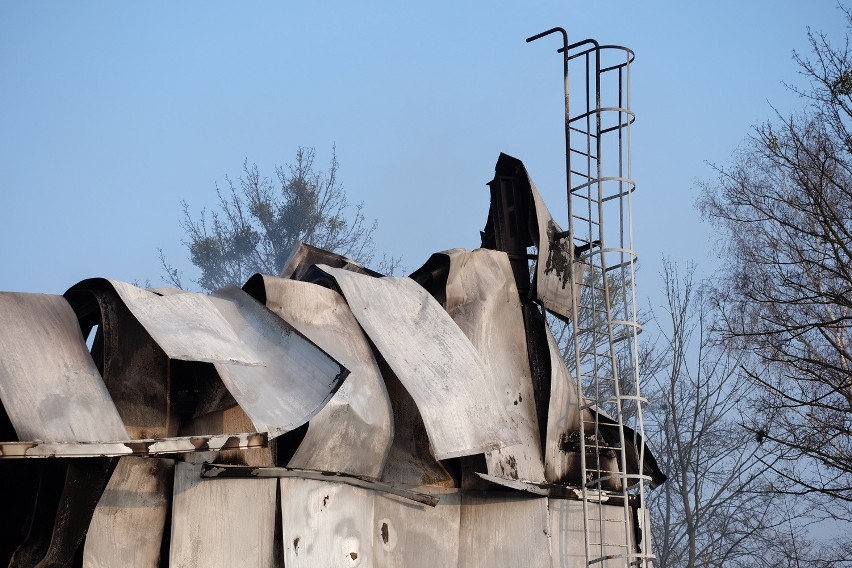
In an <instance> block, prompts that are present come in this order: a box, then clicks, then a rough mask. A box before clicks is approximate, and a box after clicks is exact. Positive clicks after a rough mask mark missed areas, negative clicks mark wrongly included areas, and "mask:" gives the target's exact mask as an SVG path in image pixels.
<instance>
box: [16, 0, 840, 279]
mask: <svg viewBox="0 0 852 568" xmlns="http://www.w3.org/2000/svg"><path fill="white" fill-rule="evenodd" d="M553 26H563V27H565V28H566V29H567V30H568V32H569V34H570V36H571V40H572V41H576V40H579V39H584V38H588V37H592V38H595V39H598V40H600V41H601V42H603V43H616V44H620V45H625V46H628V47H630V48H632V49H633V50H634V51H635V52H636V55H637V59H636V62H635V63H634V66H633V69H632V81H633V83H632V89H633V93H632V95H633V105H632V106H633V110H634V111H635V112H636V114H637V117H638V119H637V122H636V124H635V126H634V129H633V177H634V178H635V180H636V182H637V192H636V196H635V201H634V204H635V212H634V219H635V238H636V248H637V250H638V252H639V255H640V258H641V259H642V261H641V262H642V273H641V275H640V280H639V286H640V292H642V295H643V296H647V295H649V294H652V290H654V289H658V288H659V278H658V275H657V271H658V270H659V262H660V258H661V257H662V256H663V255H668V256H671V257H672V258H674V259H677V260H687V259H693V260H695V261H696V262H697V263H698V264H699V266H700V267H701V269H703V270H706V269H707V267H709V266H712V262H713V258H714V251H713V239H712V235H711V232H710V229H709V228H708V227H707V226H705V225H704V224H702V223H701V222H700V218H699V215H698V214H697V212H696V211H695V209H694V207H693V204H694V202H695V198H696V195H697V186H696V181H697V180H701V179H711V178H712V170H711V168H710V167H709V166H708V165H707V163H706V162H711V163H718V164H725V163H726V162H727V161H728V160H729V159H730V157H731V152H732V151H733V150H734V149H735V148H736V147H737V146H739V145H741V144H742V142H743V140H744V139H745V137H746V136H747V135H748V133H749V129H750V127H751V126H752V125H753V124H755V123H758V122H761V121H763V120H766V119H769V118H772V116H773V113H774V110H773V107H774V108H775V109H777V110H778V112H780V113H781V114H789V113H790V112H793V111H795V110H796V109H798V108H800V107H801V105H802V103H801V101H800V100H798V99H797V98H796V97H795V96H794V95H793V94H792V93H790V92H789V91H788V90H787V89H786V88H785V87H784V85H783V84H782V81H786V82H788V83H793V84H796V83H797V82H799V81H801V77H800V76H799V75H798V73H797V68H796V65H795V63H794V62H793V60H792V57H791V55H792V50H793V49H795V50H797V51H799V52H800V53H802V54H807V53H808V49H809V47H808V44H807V36H806V32H807V27H808V26H810V27H811V28H812V29H813V30H815V31H819V30H821V31H824V32H825V33H826V34H827V35H828V37H829V38H831V39H833V40H834V41H835V42H837V43H839V42H841V41H843V37H844V33H845V31H846V25H845V20H844V17H843V13H842V12H841V10H839V9H838V7H837V5H836V3H835V2H833V1H829V0H813V1H811V2H801V1H790V0H781V1H777V0H776V1H772V2H770V1H768V0H754V1H751V2H742V1H738V2H734V1H731V0H720V1H717V2H712V3H710V2H703V3H692V2H689V3H688V2H672V1H665V2H635V1H634V2H627V1H614V0H613V1H603V0H599V1H596V2H585V3H584V2H579V1H574V0H571V1H541V2H505V1H498V2H493V1H492V2H484V1H476V2H468V3H461V2H447V1H438V2H428V3H427V2H423V3H418V4H411V3H390V2H387V3H380V2H370V1H365V2H357V3H355V2H298V3H294V2H275V3H273V2H266V1H256V2H249V3H224V2H203V3H202V2H181V3H164V2H146V3H141V2H137V3H131V2H79V3H65V2H38V3H30V2H4V3H2V4H0V81H2V88H0V196H1V197H2V200H0V239H2V242H3V245H2V247H0V290H14V291H26V292H49V293H62V292H64V291H65V289H67V288H68V287H70V286H71V285H73V284H75V283H76V282H78V281H80V280H82V279H84V278H89V277H96V276H103V277H109V278H116V279H119V280H126V281H134V280H136V281H141V282H144V281H145V280H150V281H151V283H152V284H153V285H155V286H156V285H161V284H162V280H161V278H162V272H161V269H160V266H159V260H158V256H157V248H158V247H161V248H163V249H164V251H165V253H166V255H167V257H168V259H169V260H170V261H171V262H172V263H173V264H174V265H176V266H177V267H178V268H180V269H182V270H183V271H184V272H185V275H186V277H187V279H188V280H191V279H192V278H193V276H195V275H196V272H195V271H194V268H193V267H192V266H191V264H190V263H189V261H188V259H187V253H186V251H185V249H184V247H183V246H182V245H181V240H182V238H183V231H182V229H181V228H180V221H181V218H182V212H181V206H180V202H181V200H186V201H187V202H188V203H189V206H190V208H191V210H192V211H194V212H195V213H198V212H199V211H200V210H201V209H202V208H203V207H208V208H209V207H212V206H215V202H216V195H215V185H216V184H217V183H219V184H220V185H222V184H224V180H225V176H226V175H229V176H231V177H232V178H236V177H238V176H239V174H240V171H241V168H242V164H243V161H244V160H246V159H247V160H248V161H249V162H255V163H257V164H258V166H259V168H260V170H261V172H264V173H266V175H269V176H271V175H273V171H274V166H275V165H284V164H286V163H287V162H288V161H290V160H292V158H293V156H294V153H295V150H296V148H297V147H298V146H313V147H315V148H316V149H317V158H318V163H319V165H320V166H321V167H324V166H325V165H326V164H327V162H328V159H329V158H330V154H331V148H332V146H333V145H335V144H336V147H337V156H338V159H339V162H340V179H341V180H342V182H343V184H344V185H345V187H346V190H347V192H348V194H349V198H350V200H351V201H352V202H361V201H363V202H364V204H365V213H366V215H367V216H368V217H369V218H371V219H373V218H375V219H377V220H378V222H379V228H378V231H377V232H376V234H375V241H376V247H377V249H378V250H379V251H380V252H386V253H388V254H390V255H394V256H399V255H401V256H403V260H404V263H405V264H406V265H407V266H409V267H411V268H412V269H413V268H416V267H417V266H419V265H420V264H421V263H422V262H424V261H425V260H426V259H427V258H428V257H429V255H430V254H431V253H432V252H435V251H439V250H443V249H447V248H451V247H457V246H458V247H466V248H475V247H477V246H478V244H479V231H480V229H482V227H483V225H484V222H485V216H486V213H487V209H488V191H487V188H486V186H485V182H486V181H488V180H490V179H491V177H492V176H493V171H494V163H495V161H496V159H497V156H498V154H499V153H500V152H506V153H508V154H511V155H514V156H516V157H518V158H520V159H522V160H524V162H525V164H526V166H527V168H528V170H529V172H530V174H531V176H532V177H533V179H534V181H535V182H536V185H537V186H538V187H539V189H540V190H541V191H542V193H543V195H544V197H545V200H546V201H547V203H548V205H549V206H550V208H551V210H553V211H554V212H555V213H556V216H557V218H559V219H561V218H563V217H564V213H562V211H563V210H564V207H565V204H564V200H565V198H564V191H563V188H564V168H563V166H564V161H563V156H564V147H563V138H562V136H563V130H562V118H561V116H562V115H561V113H562V107H561V88H562V86H561V85H562V82H561V76H560V75H561V59H560V56H559V55H557V53H556V48H557V47H558V41H557V39H556V38H547V39H545V40H542V41H541V42H537V43H535V44H532V45H528V44H526V43H525V42H524V38H525V37H527V36H529V35H532V34H535V33H538V32H540V31H543V30H545V29H548V28H551V27H553ZM770 105H772V106H770Z"/></svg>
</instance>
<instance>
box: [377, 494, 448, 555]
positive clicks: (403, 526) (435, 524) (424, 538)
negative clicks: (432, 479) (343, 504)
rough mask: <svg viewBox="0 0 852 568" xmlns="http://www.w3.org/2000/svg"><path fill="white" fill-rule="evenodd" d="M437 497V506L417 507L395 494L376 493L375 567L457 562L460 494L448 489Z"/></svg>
mask: <svg viewBox="0 0 852 568" xmlns="http://www.w3.org/2000/svg"><path fill="white" fill-rule="evenodd" d="M432 491H433V492H436V491H438V490H437V489H433V490H432ZM439 496H440V502H439V503H438V504H437V506H435V507H423V506H419V507H418V506H416V505H412V504H411V503H410V502H408V501H404V500H402V499H400V498H398V497H392V496H388V495H379V494H376V496H375V499H374V504H373V511H374V514H373V566H374V567H375V568H397V567H402V566H404V567H405V568H434V567H438V566H441V567H448V568H449V567H454V566H457V565H458V555H459V522H460V518H461V493H460V492H459V491H458V490H455V489H448V490H444V491H442V492H440V493H439Z"/></svg>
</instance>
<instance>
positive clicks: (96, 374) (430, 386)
mask: <svg viewBox="0 0 852 568" xmlns="http://www.w3.org/2000/svg"><path fill="white" fill-rule="evenodd" d="M489 185H490V189H491V208H490V211H489V216H488V220H487V223H486V227H485V230H484V231H483V232H482V247H483V248H481V249H478V250H475V251H467V250H464V249H452V250H448V251H444V252H440V253H436V254H435V255H433V256H432V257H431V258H429V259H428V260H427V262H426V263H425V264H424V265H423V266H422V267H421V268H419V269H418V270H416V271H414V273H412V274H411V275H410V277H383V276H381V275H380V274H378V273H376V272H373V271H371V270H369V269H367V268H365V267H363V266H361V265H359V264H358V263H356V262H354V261H352V260H349V259H346V258H344V257H341V256H339V255H336V254H334V253H332V252H329V251H322V250H320V249H316V248H314V247H311V246H309V245H306V244H302V245H300V246H299V247H298V248H297V249H296V250H295V251H294V252H293V254H292V255H291V257H290V259H289V260H288V263H287V266H285V267H284V268H283V270H282V273H281V275H280V276H271V275H261V274H258V275H255V276H254V277H252V278H251V279H250V280H249V281H248V282H246V283H245V284H244V286H243V287H242V288H237V287H228V288H225V289H222V290H219V291H216V292H214V293H212V294H210V295H204V294H199V293H194V292H186V291H181V290H171V289H159V290H144V289H141V288H138V287H136V286H132V285H130V284H127V283H124V282H118V281H114V280H106V279H100V278H98V279H90V280H84V281H82V282H80V283H78V284H75V285H74V286H72V287H71V288H69V289H68V291H67V292H66V293H65V294H64V295H63V296H53V295H42V294H26V293H14V292H4V293H0V318H1V319H2V322H3V325H2V327H0V401H2V410H3V411H2V412H0V440H4V441H3V442H0V458H2V459H0V479H2V483H3V485H2V486H3V487H5V488H7V492H8V493H9V495H8V497H7V507H6V511H7V513H6V514H4V518H3V519H2V520H0V531H2V534H3V539H2V544H0V564H8V565H9V566H30V565H37V564H38V565H51V566H73V565H78V564H79V563H82V564H83V565H86V566H113V565H116V566H118V565H120V566H128V565H138V566H158V565H169V564H171V565H174V566H211V565H223V566H233V565H259V566H276V565H286V566H288V567H289V566H320V565H322V566H326V565H327V566H332V565H333V566H338V565H340V566H342V565H346V566H356V565H358V566H419V565H423V566H486V565H487V566H517V565H519V564H520V563H521V562H523V563H524V564H529V565H531V566H551V565H553V566H562V565H569V563H570V562H573V561H576V559H578V558H582V557H583V546H584V545H583V538H584V537H583V533H582V527H583V515H587V514H588V512H587V511H586V512H584V507H583V503H582V502H581V501H579V500H578V499H577V496H578V495H579V493H580V488H581V486H582V484H583V479H582V474H581V468H580V460H581V457H582V456H581V453H580V447H581V445H580V444H578V443H577V441H578V440H579V439H580V438H581V437H583V436H590V435H595V434H593V433H591V434H590V432H589V431H588V428H587V426H584V425H586V424H590V423H597V424H599V425H603V427H601V428H600V430H599V432H601V433H602V434H600V435H603V436H604V437H605V438H607V437H609V438H611V439H607V440H604V442H606V444H605V445H607V446H609V447H613V446H614V445H615V443H616V440H618V439H620V437H623V439H625V440H626V442H625V443H626V447H625V452H624V454H623V455H625V456H626V459H622V458H621V457H620V456H621V455H622V454H620V453H619V452H613V451H609V452H605V453H599V454H598V455H595V456H592V458H593V459H594V460H597V461H599V463H600V464H601V466H600V467H601V468H602V469H603V470H605V471H607V472H611V473H612V475H611V476H609V477H608V481H607V486H606V487H605V489H611V490H614V491H616V490H620V489H624V488H623V487H621V484H622V483H624V482H625V480H628V481H627V482H628V483H632V481H629V480H631V479H638V478H639V477H641V476H647V478H649V479H650V480H651V484H652V485H655V484H658V483H661V482H662V481H664V480H665V476H664V475H663V474H662V473H661V472H660V470H659V468H658V467H657V465H656V463H655V461H654V459H653V456H652V455H651V453H650V452H649V451H648V450H647V448H645V446H644V442H643V441H642V439H641V437H639V436H638V435H637V434H636V433H635V432H633V431H632V430H630V429H629V428H627V427H624V426H619V425H618V423H617V422H616V421H614V420H612V419H611V418H609V416H608V415H607V414H606V413H605V412H604V410H603V409H602V408H598V407H596V406H594V405H591V404H589V403H588V402H587V401H586V400H584V399H583V398H581V396H580V394H579V392H578V389H577V387H576V385H575V383H574V379H573V378H572V370H571V369H569V368H568V367H567V366H566V363H565V360H564V358H563V356H562V353H561V351H560V346H559V344H558V342H557V341H556V339H555V338H554V335H553V333H552V331H551V328H550V326H549V324H548V318H547V317H546V311H549V312H550V313H552V314H554V315H555V316H557V317H558V318H561V319H562V320H564V321H570V320H571V317H572V316H571V309H570V306H571V303H572V300H571V297H570V294H571V293H574V294H576V293H577V290H576V286H575V285H574V284H572V283H576V281H577V280H578V279H579V278H582V274H583V271H584V264H583V263H582V262H581V261H580V260H579V255H578V252H577V251H576V250H574V247H573V244H572V243H570V242H569V241H568V240H567V239H565V234H564V232H563V231H562V229H561V228H560V227H559V226H558V225H557V224H556V222H555V221H554V220H553V217H552V216H551V215H550V213H549V211H548V210H547V207H546V206H545V204H544V202H543V200H542V199H541V196H540V195H539V193H538V191H537V190H536V188H535V186H534V185H533V184H532V182H531V181H530V180H529V177H528V176H527V174H526V170H525V169H524V166H523V164H522V163H521V162H520V161H519V160H517V159H515V158H512V157H510V156H506V155H503V154H501V156H500V158H499V160H498V162H497V166H496V169H495V178H494V180H493V181H492V182H491V183H490V184H489ZM533 249H534V251H535V253H534V254H531V253H530V251H531V250H533ZM531 261H532V262H533V263H534V268H533V270H531V269H530V262H531ZM93 329H96V331H94V333H92V331H93ZM90 335H93V341H92V342H91V348H89V347H87V344H86V339H85V338H86V337H89V336H90ZM619 429H621V430H622V432H619V431H618V430H619ZM608 432H609V434H607V433H608ZM587 457H588V456H587ZM37 458H45V459H37ZM622 462H624V463H622ZM640 464H641V465H640ZM618 472H622V473H625V472H626V473H629V474H631V475H630V476H624V475H621V476H619V475H617V473H618ZM606 499H610V500H611V502H612V504H613V506H610V507H606V508H601V511H602V512H601V518H600V519H596V521H595V524H596V526H597V527H598V529H597V530H598V537H597V538H598V539H599V540H600V539H604V538H607V539H612V541H613V543H614V544H613V545H612V546H614V547H615V546H619V544H618V543H620V542H623V541H624V540H625V535H627V533H630V535H627V539H628V540H630V539H632V540H633V542H635V543H638V541H640V540H641V539H642V532H643V530H647V524H646V522H647V521H646V520H645V518H644V516H643V514H644V513H642V512H641V503H630V504H629V505H630V506H629V507H628V506H627V505H626V504H624V503H619V502H618V500H617V499H616V498H614V496H609V497H607V496H606V495H601V496H599V500H600V501H602V502H603V501H605V500H606ZM628 512H629V513H628ZM607 515H608V516H610V517H611V518H609V517H607V518H604V517H606V516H607ZM625 515H629V517H630V518H625ZM578 522H579V527H580V529H578V528H577V527H578V524H577V523H578ZM607 523H610V524H611V526H609V525H607ZM605 526H606V530H605ZM578 530H579V532H578ZM606 531H609V534H608V535H604V534H603V533H605V532H606ZM619 535H620V536H619Z"/></svg>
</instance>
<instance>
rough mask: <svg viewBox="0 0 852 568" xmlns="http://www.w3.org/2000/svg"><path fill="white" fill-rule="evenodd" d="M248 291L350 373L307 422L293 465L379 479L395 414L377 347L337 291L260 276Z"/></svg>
mask: <svg viewBox="0 0 852 568" xmlns="http://www.w3.org/2000/svg"><path fill="white" fill-rule="evenodd" d="M245 289H246V290H247V291H249V292H253V293H254V294H256V296H255V297H256V298H257V299H258V300H260V301H263V302H265V303H266V307H267V308H269V309H270V310H272V312H273V313H275V314H276V315H278V316H280V317H281V318H283V319H284V320H285V321H287V322H288V323H289V324H290V325H292V326H293V327H294V328H296V329H297V330H299V332H300V333H302V334H304V335H305V336H306V337H307V338H308V339H310V340H311V341H313V342H314V343H316V344H317V345H318V346H319V347H320V348H321V349H323V350H324V351H326V352H327V353H329V354H330V355H331V356H332V357H334V358H335V359H336V360H338V361H340V362H341V363H342V364H343V365H344V366H345V367H346V368H347V369H349V371H350V375H349V376H348V377H347V378H346V381H345V382H344V383H343V386H342V387H341V388H340V389H339V390H338V391H337V393H335V395H334V397H332V399H331V400H330V401H329V402H328V404H326V405H325V406H324V407H323V409H322V410H320V411H319V412H318V413H317V414H316V416H314V417H313V418H311V420H310V422H309V423H308V430H307V432H306V433H305V436H304V438H303V439H302V441H301V443H300V444H299V446H298V448H297V449H296V452H295V454H294V455H293V456H292V458H290V460H289V462H288V463H287V465H288V467H292V468H302V469H318V470H324V471H341V472H347V473H352V474H356V475H365V476H370V477H376V478H378V477H380V476H381V474H382V471H383V470H384V465H385V460H386V458H387V454H388V451H389V450H390V446H391V443H392V441H393V424H392V422H391V420H392V410H391V405H390V399H389V397H388V392H387V389H386V388H385V384H384V381H383V380H382V375H381V372H380V370H379V366H378V364H377V363H376V360H375V358H374V357H373V352H372V349H371V348H370V344H369V342H368V341H367V338H366V337H365V335H364V332H363V331H362V330H361V327H360V326H359V325H358V322H357V320H356V319H355V317H354V316H353V315H352V312H351V311H350V310H349V306H348V305H347V304H346V301H345V300H344V299H343V297H342V296H341V295H340V294H339V293H338V292H336V291H334V290H330V289H328V288H324V287H322V286H318V285H316V284H311V283H309V282H298V281H295V280H285V279H283V278H275V277H272V276H262V275H259V274H258V275H256V276H254V277H253V278H252V279H251V280H249V282H248V283H247V284H246V286H245Z"/></svg>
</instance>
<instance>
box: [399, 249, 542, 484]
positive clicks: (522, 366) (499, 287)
mask: <svg viewBox="0 0 852 568" xmlns="http://www.w3.org/2000/svg"><path fill="white" fill-rule="evenodd" d="M439 257H445V258H446V261H445V260H443V259H441V258H439ZM430 264H436V265H438V266H446V267H447V275H446V276H444V277H439V276H438V277H437V278H436V281H437V282H445V287H444V291H443V294H441V293H440V292H439V294H438V296H443V298H444V306H445V308H446V310H447V313H449V315H450V317H452V318H453V321H454V322H455V323H456V324H457V325H458V326H459V328H460V329H461V330H462V332H464V334H465V335H466V336H467V338H468V339H470V341H471V343H472V344H473V346H474V347H475V348H476V350H477V352H478V353H479V355H480V357H482V360H483V362H484V363H485V365H486V368H487V373H488V377H489V381H490V382H491V383H492V384H494V386H495V387H496V389H497V392H498V397H499V399H500V400H501V401H502V404H503V408H504V409H505V411H506V413H507V414H508V415H509V416H510V417H511V418H512V422H511V423H512V424H513V425H514V426H515V427H516V428H517V429H516V430H515V435H516V436H517V437H518V438H519V439H520V443H519V444H515V445H512V446H506V447H503V448H500V449H497V450H492V451H489V452H486V462H487V466H488V472H489V473H490V474H492V475H500V476H504V477H509V478H515V479H518V478H520V479H527V480H536V481H538V480H543V479H544V466H543V459H542V453H541V437H540V436H539V430H538V420H537V416H536V407H535V393H534V392H533V385H532V378H531V375H530V365H529V359H528V357H527V340H526V334H525V333H524V318H523V313H522V311H521V301H520V298H519V295H518V289H517V287H516V286H515V280H514V277H513V275H512V268H511V266H510V264H509V258H508V256H507V255H506V253H503V252H498V251H492V250H488V249H479V250H475V251H473V252H468V251H466V250H464V249H453V250H449V251H446V252H443V253H437V254H435V255H432V259H430V261H429V262H427V264H426V266H427V267H428V266H429V265H430ZM419 272H420V273H421V274H423V273H428V274H430V275H436V273H437V270H435V269H431V270H429V269H427V270H421V271H419ZM412 278H414V279H417V273H415V274H414V275H412ZM426 284H428V282H427V283H426ZM430 292H432V290H430ZM433 295H434V293H433ZM438 296H436V298H437V297H438Z"/></svg>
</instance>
